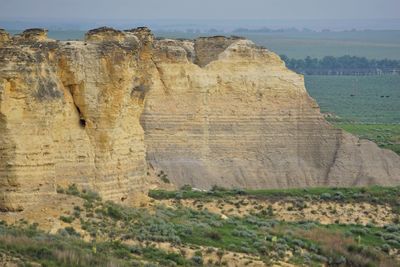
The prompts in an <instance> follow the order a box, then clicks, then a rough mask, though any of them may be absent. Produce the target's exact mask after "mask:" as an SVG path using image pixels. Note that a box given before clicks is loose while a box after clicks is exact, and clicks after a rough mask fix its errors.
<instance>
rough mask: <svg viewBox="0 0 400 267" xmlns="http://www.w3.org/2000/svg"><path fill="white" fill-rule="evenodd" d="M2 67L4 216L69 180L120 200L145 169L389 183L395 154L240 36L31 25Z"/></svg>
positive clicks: (141, 182)
mask: <svg viewBox="0 0 400 267" xmlns="http://www.w3.org/2000/svg"><path fill="white" fill-rule="evenodd" d="M1 36H5V35H4V34H3V35H1ZM208 52H209V53H208ZM0 63H1V64H0V209H2V210H20V209H22V208H24V207H26V206H27V205H28V204H33V205H36V204H37V203H40V202H41V201H45V200H46V199H48V197H50V196H52V195H54V194H56V193H55V188H56V186H57V185H61V186H64V187H65V186H68V185H69V184H72V183H75V184H77V185H78V186H80V187H82V188H89V189H91V190H95V191H98V192H99V193H100V194H101V195H102V196H103V198H105V199H110V200H114V201H124V203H130V201H131V200H132V201H134V198H132V197H131V196H132V194H134V193H135V192H145V191H146V188H149V187H153V186H154V177H153V176H152V175H147V173H148V172H147V164H150V165H151V166H152V167H153V168H154V171H153V172H154V173H158V172H159V171H161V170H163V171H164V173H166V174H167V175H168V179H170V180H171V181H172V182H174V183H175V184H176V185H178V186H180V185H183V184H191V185H193V186H195V187H197V188H200V189H204V188H208V187H210V186H212V185H214V184H217V185H221V186H225V187H248V188H265V187H268V188H271V187H274V188H283V187H305V186H321V185H324V186H325V185H328V186H332V185H335V186H338V185H346V186H348V185H368V184H384V185H394V184H399V181H400V169H399V168H400V160H399V157H398V156H397V155H396V154H394V153H393V152H390V151H387V150H381V149H379V148H378V147H377V146H376V145H375V144H373V143H371V142H368V141H360V140H358V139H357V138H355V137H353V136H351V135H349V134H347V133H344V132H343V131H341V130H338V129H335V128H334V127H332V126H331V125H330V124H329V123H327V122H326V121H325V120H324V118H323V117H322V116H321V114H320V112H319V108H318V105H317V104H316V102H315V101H314V100H313V99H312V98H310V97H309V95H308V94H307V92H306V90H305V88H304V81H303V77H302V76H300V75H297V74H295V73H293V72H291V71H289V70H288V69H287V68H286V67H285V65H284V63H283V62H282V61H281V60H280V58H279V57H278V56H277V55H275V54H274V53H272V52H270V51H268V50H266V49H264V48H260V47H257V46H255V45H254V44H253V43H252V42H251V41H248V40H244V39H241V38H236V37H233V38H224V37H212V38H201V39H198V40H195V41H189V40H159V41H155V40H154V37H153V35H152V34H151V32H150V31H149V30H148V29H147V28H138V29H134V30H128V31H125V32H122V31H118V30H114V29H111V28H100V29H96V30H92V31H89V32H88V33H87V34H86V41H85V42H83V41H70V42H57V41H52V40H49V39H47V31H46V30H42V29H31V30H27V31H25V32H23V33H22V35H21V36H20V37H18V38H13V39H12V41H10V42H2V46H1V47H0ZM195 63H197V64H195ZM149 173H150V172H149ZM157 182H158V183H159V181H157ZM150 184H152V185H150ZM156 184H157V183H156Z"/></svg>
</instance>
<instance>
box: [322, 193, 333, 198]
mask: <svg viewBox="0 0 400 267" xmlns="http://www.w3.org/2000/svg"><path fill="white" fill-rule="evenodd" d="M320 198H321V199H323V200H330V199H331V198H332V196H331V194H329V193H322V194H321V195H320Z"/></svg>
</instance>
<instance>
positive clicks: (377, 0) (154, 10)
mask: <svg viewBox="0 0 400 267" xmlns="http://www.w3.org/2000/svg"><path fill="white" fill-rule="evenodd" d="M16 18H30V19H32V18H33V19H49V18H50V19H67V20H73V19H378V18H379V19H380V18H386V19H392V18H396V19H398V18H400V0H196V1H195V0H141V1H139V0H107V1H106V0H0V19H16Z"/></svg>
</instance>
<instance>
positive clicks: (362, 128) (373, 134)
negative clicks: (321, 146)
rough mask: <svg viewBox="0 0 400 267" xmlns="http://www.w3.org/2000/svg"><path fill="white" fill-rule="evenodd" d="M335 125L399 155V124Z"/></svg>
mask: <svg viewBox="0 0 400 267" xmlns="http://www.w3.org/2000/svg"><path fill="white" fill-rule="evenodd" d="M335 125H336V126H337V127H340V128H342V129H343V130H345V131H347V132H349V133H352V134H355V135H357V136H359V137H360V138H363V139H368V140H371V141H373V142H375V143H377V144H378V145H379V147H382V148H386V149H391V150H393V151H394V152H396V153H397V154H399V155H400V124H350V123H336V124H335Z"/></svg>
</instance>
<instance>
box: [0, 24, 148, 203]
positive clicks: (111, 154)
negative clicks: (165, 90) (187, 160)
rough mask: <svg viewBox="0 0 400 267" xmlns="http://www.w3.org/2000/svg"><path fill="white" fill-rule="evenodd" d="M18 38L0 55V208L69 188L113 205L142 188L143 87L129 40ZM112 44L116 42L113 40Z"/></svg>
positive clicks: (141, 65) (134, 43) (141, 67)
mask: <svg viewBox="0 0 400 267" xmlns="http://www.w3.org/2000/svg"><path fill="white" fill-rule="evenodd" d="M102 34H103V32H102V31H101V30H100V31H97V32H96V38H99V39H104V40H105V39H107V38H109V39H108V41H104V42H99V41H98V40H97V39H96V40H95V41H93V42H92V41H91V38H88V40H87V41H86V42H54V41H50V40H44V39H41V38H32V39H30V40H31V41H30V42H26V38H22V39H23V40H22V39H21V37H18V38H16V39H15V40H14V41H13V42H12V43H11V44H10V45H8V46H4V47H2V48H1V51H0V61H1V62H2V63H3V62H4V63H6V64H1V65H0V129H1V137H0V138H1V139H0V147H1V153H0V158H1V160H0V196H1V199H0V208H1V209H3V210H6V209H8V210H18V209H21V208H23V207H24V206H25V205H26V204H28V203H29V204H32V203H35V202H38V201H41V200H43V199H44V198H45V197H46V195H49V194H55V192H56V191H55V189H56V186H57V185H60V186H63V187H66V186H68V185H69V184H72V183H75V184H77V185H79V186H80V187H82V188H90V189H91V190H95V191H98V192H99V193H100V194H101V195H102V196H103V197H104V198H106V199H111V200H114V201H119V200H121V199H126V198H127V196H128V195H129V193H130V192H132V191H137V190H140V189H141V186H144V184H145V181H143V179H144V178H145V177H146V162H145V148H144V135H143V129H142V127H141V126H140V124H139V116H140V114H141V112H142V108H143V98H144V97H143V96H142V95H141V94H139V95H137V94H136V91H135V90H137V88H148V87H149V85H147V82H148V81H149V79H148V77H149V74H147V73H146V65H147V64H148V63H147V62H142V61H141V59H140V55H141V53H142V50H141V48H140V45H139V42H138V39H137V38H133V37H132V36H127V38H126V40H125V39H124V40H122V41H116V40H117V39H118V38H120V36H121V34H120V33H117V34H116V36H110V32H109V31H104V36H102ZM118 40H119V39H118Z"/></svg>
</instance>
